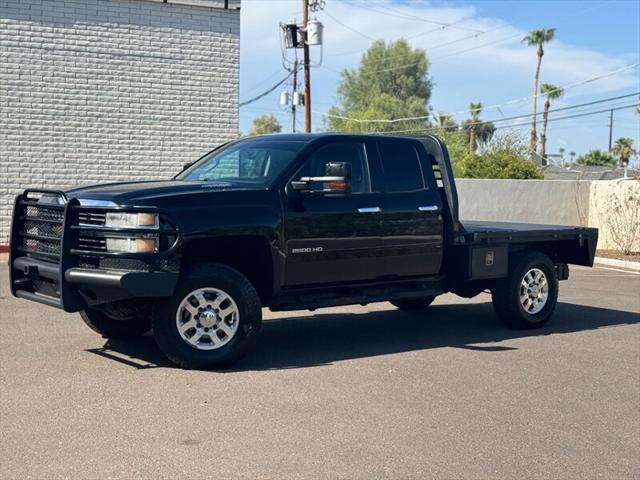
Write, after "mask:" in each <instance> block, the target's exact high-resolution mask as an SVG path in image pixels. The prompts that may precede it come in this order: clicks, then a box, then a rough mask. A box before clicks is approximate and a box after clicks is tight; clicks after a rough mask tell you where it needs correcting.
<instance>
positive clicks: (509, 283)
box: [491, 252, 558, 329]
mask: <svg viewBox="0 0 640 480" xmlns="http://www.w3.org/2000/svg"><path fill="white" fill-rule="evenodd" d="M491 294H492V300H493V308H494V310H495V311H496V314H497V315H498V317H499V318H500V320H502V322H503V323H505V324H506V325H508V326H510V327H514V328H521V329H530V328H540V327H542V326H543V325H544V324H545V323H547V322H548V321H549V319H550V318H551V315H552V314H553V311H554V310H555V308H556V304H557V302H558V276H557V275H556V270H555V266H554V264H553V262H552V261H551V259H550V258H549V257H548V256H546V255H544V254H542V253H538V252H531V253H528V254H526V255H524V256H522V257H520V258H519V259H518V260H516V261H515V263H514V265H513V268H510V269H509V276H508V277H507V278H504V279H500V280H498V281H497V282H496V285H495V287H494V288H493V289H492V292H491Z"/></svg>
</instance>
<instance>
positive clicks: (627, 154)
mask: <svg viewBox="0 0 640 480" xmlns="http://www.w3.org/2000/svg"><path fill="white" fill-rule="evenodd" d="M611 153H613V154H614V155H615V156H616V157H618V158H619V159H620V166H622V167H625V166H627V165H629V159H630V158H631V155H633V154H635V153H636V152H635V150H634V149H633V140H632V139H630V138H624V137H623V138H619V139H618V140H616V143H614V144H613V148H612V149H611Z"/></svg>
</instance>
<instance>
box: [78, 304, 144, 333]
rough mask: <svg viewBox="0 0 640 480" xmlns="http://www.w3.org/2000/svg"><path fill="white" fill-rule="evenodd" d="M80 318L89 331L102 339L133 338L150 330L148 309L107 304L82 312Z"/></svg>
mask: <svg viewBox="0 0 640 480" xmlns="http://www.w3.org/2000/svg"><path fill="white" fill-rule="evenodd" d="M125 307H126V308H125ZM80 316H81V317H82V320H84V323H86V324H87V326H88V327H89V328H90V329H91V330H93V331H94V332H97V333H99V334H100V335H102V336H103V337H104V338H135V337H140V336H142V335H144V334H145V333H147V332H148V331H149V330H151V318H150V316H149V312H148V309H147V308H137V306H136V308H132V307H131V306H129V305H124V306H123V305H121V304H118V303H113V304H107V305H104V306H103V307H102V308H100V309H97V308H87V309H85V310H82V311H81V312H80Z"/></svg>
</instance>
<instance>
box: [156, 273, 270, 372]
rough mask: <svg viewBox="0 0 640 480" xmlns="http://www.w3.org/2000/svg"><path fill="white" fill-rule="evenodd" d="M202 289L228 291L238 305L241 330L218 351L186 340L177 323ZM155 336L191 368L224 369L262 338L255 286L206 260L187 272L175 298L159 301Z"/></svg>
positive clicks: (169, 355)
mask: <svg viewBox="0 0 640 480" xmlns="http://www.w3.org/2000/svg"><path fill="white" fill-rule="evenodd" d="M200 288H216V289H219V290H222V291H224V292H225V293H226V294H228V295H229V296H230V297H231V298H232V299H233V301H234V302H235V303H236V305H237V307H238V312H239V314H238V321H239V323H238V325H237V327H236V328H237V330H236V332H235V334H234V335H233V337H232V338H231V340H229V341H228V343H226V344H224V345H223V346H221V347H219V348H216V349H214V350H199V349H198V348H196V347H194V346H192V345H190V344H189V343H187V341H186V340H184V339H183V338H182V337H181V335H180V333H179V331H178V327H177V325H176V315H177V313H178V308H179V307H180V303H181V302H182V300H183V299H184V298H185V297H186V296H188V295H189V294H190V293H191V292H194V291H196V290H198V289H200ZM152 323H153V335H154V337H155V339H156V342H157V344H158V346H159V347H160V350H162V352H163V353H164V354H165V355H166V356H167V358H169V360H171V361H172V362H174V363H175V364H176V365H178V366H180V367H183V368H191V369H211V368H224V367H228V366H230V365H232V364H233V363H234V362H235V361H237V360H238V359H239V358H240V357H242V356H243V355H244V354H245V353H246V352H247V351H248V350H250V349H251V348H252V347H253V346H254V345H255V343H256V341H257V339H258V334H259V333H260V328H261V326H262V306H261V303H260V298H259V297H258V293H257V292H256V290H255V288H254V287H253V285H251V283H250V282H249V280H247V278H246V277H245V276H244V275H242V274H241V273H240V272H238V271H237V270H234V269H233V268H231V267H228V266H226V265H222V264H218V263H206V264H203V265H200V266H197V267H194V268H191V269H190V270H189V271H187V272H186V273H185V274H184V275H183V277H182V279H181V280H180V282H179V283H178V286H177V287H176V291H175V293H174V295H173V297H167V298H162V299H160V300H158V301H157V302H156V303H155V305H154V309H153V314H152Z"/></svg>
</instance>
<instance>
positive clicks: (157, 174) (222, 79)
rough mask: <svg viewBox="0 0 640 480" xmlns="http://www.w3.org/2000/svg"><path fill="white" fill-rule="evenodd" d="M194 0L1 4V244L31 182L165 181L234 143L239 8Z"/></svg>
mask: <svg viewBox="0 0 640 480" xmlns="http://www.w3.org/2000/svg"><path fill="white" fill-rule="evenodd" d="M191 3H192V4H189V1H187V0H180V2H178V1H177V0H175V3H173V2H170V3H162V2H159V1H149V0H0V244H3V243H7V240H8V236H9V222H10V212H11V208H12V204H13V199H14V197H15V195H16V194H18V193H19V191H21V190H22V189H24V188H26V187H28V186H31V187H46V188H63V187H68V186H72V185H78V184H86V183H100V182H107V181H120V180H139V179H148V178H167V177H170V176H171V175H172V174H174V173H175V172H176V171H177V170H179V168H180V167H181V165H183V164H184V163H186V162H188V161H191V160H195V159H196V158H197V157H199V156H200V155H202V154H203V153H205V152H206V151H208V150H210V149H211V148H212V147H213V146H215V145H217V144H219V143H221V142H223V141H226V140H229V139H232V138H235V137H236V136H237V132H238V80H239V78H238V75H239V52H240V50H239V47H240V45H239V43H240V12H239V10H237V9H235V8H232V9H228V10H226V9H223V8H211V7H203V6H196V5H194V4H196V3H199V4H200V5H203V4H205V3H207V2H203V1H202V0H199V1H196V0H192V2H191ZM215 3H219V4H221V5H223V4H224V1H223V0H218V1H217V2H208V4H209V5H211V4H215ZM229 4H230V6H231V7H238V6H239V1H238V0H232V1H231V2H229Z"/></svg>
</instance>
